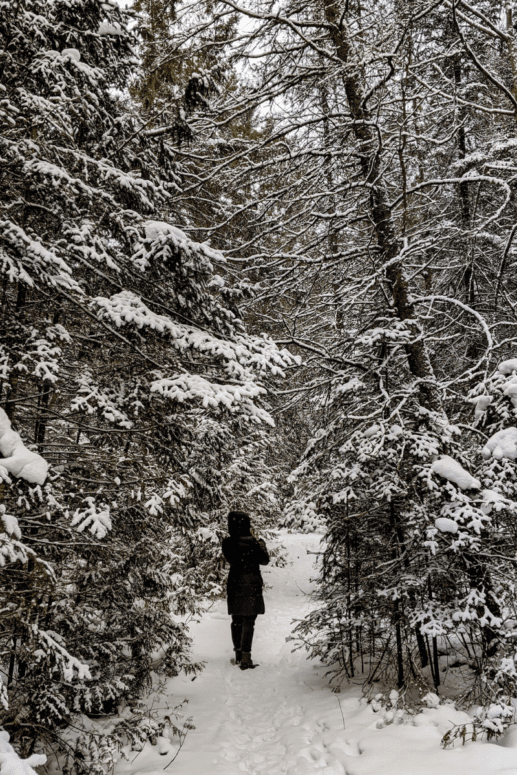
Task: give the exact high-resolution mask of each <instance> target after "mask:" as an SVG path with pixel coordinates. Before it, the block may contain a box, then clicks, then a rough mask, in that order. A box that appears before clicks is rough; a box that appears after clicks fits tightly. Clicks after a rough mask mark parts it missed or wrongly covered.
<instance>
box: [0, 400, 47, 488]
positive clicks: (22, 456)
mask: <svg viewBox="0 0 517 775" xmlns="http://www.w3.org/2000/svg"><path fill="white" fill-rule="evenodd" d="M0 453H1V454H2V455H3V459H1V458H0V467H2V468H5V469H6V471H8V472H9V473H10V474H13V476H17V477H20V478H21V479H25V481H26V482H30V483H31V484H43V483H44V482H45V479H46V478H47V473H48V463H47V461H46V460H44V458H42V457H41V455H38V453H37V452H31V450H30V449H27V447H26V446H25V444H24V443H23V441H22V439H21V436H20V434H19V433H16V432H15V431H13V430H12V428H11V421H10V420H9V418H8V416H7V415H6V413H5V412H4V410H3V409H0Z"/></svg>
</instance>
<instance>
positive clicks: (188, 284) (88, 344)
mask: <svg viewBox="0 0 517 775" xmlns="http://www.w3.org/2000/svg"><path fill="white" fill-rule="evenodd" d="M127 25H128V17H127V15H126V14H125V13H123V12H122V11H121V10H120V9H119V7H118V6H117V4H115V3H112V4H110V3H108V2H100V0H88V1H87V2H69V1H68V0H62V1H61V0H55V1H54V0H43V2H39V1H38V2H37V3H36V2H32V0H28V2H22V3H14V4H13V3H11V2H3V3H1V4H0V39H1V43H0V45H1V46H2V50H3V52H4V54H3V59H2V66H1V72H0V89H1V91H2V94H3V100H2V113H1V117H0V118H1V121H2V132H1V136H0V157H1V162H0V165H1V166H0V175H1V181H2V193H1V195H0V207H1V211H2V212H1V217H0V234H1V258H2V310H1V322H0V326H1V336H0V352H1V355H0V358H1V364H2V372H1V374H2V401H3V405H4V406H5V416H4V415H2V418H3V419H2V431H3V432H5V434H6V436H5V439H12V438H14V437H13V436H12V432H13V431H12V429H15V430H16V431H18V432H19V437H17V438H19V439H20V440H19V441H17V447H16V449H15V448H14V447H12V448H11V447H9V445H8V444H7V442H6V443H5V444H4V445H3V446H2V448H1V451H2V454H3V458H4V466H3V467H1V468H0V471H2V472H3V473H2V475H3V479H4V485H3V489H2V496H1V497H2V504H1V508H2V520H3V524H4V528H5V532H4V533H3V534H2V535H1V538H0V547H1V556H2V562H3V564H2V566H1V567H0V577H1V578H0V586H1V589H2V606H1V608H2V628H1V635H0V641H1V643H2V653H3V655H4V657H3V660H4V661H3V663H2V670H5V674H6V682H5V683H6V686H7V699H8V702H7V700H6V702H5V703H4V707H3V709H2V710H1V711H0V723H2V725H3V727H4V728H5V729H6V730H7V731H8V732H9V733H10V734H11V741H12V742H13V744H14V745H15V746H16V747H17V749H18V750H19V751H20V752H21V753H22V755H24V756H26V755H28V754H31V753H32V751H33V750H34V747H35V746H39V745H41V744H42V743H43V745H44V747H45V746H49V747H52V749H53V750H55V749H56V744H57V746H58V749H59V747H61V749H62V750H64V751H66V752H67V753H68V754H69V755H70V759H69V767H70V768H71V770H70V771H73V772H76V773H79V772H89V773H91V772H103V771H105V768H106V767H109V765H110V761H112V758H113V755H114V754H115V751H116V749H117V748H120V747H121V746H122V745H123V744H124V743H125V742H127V739H128V738H129V741H130V742H135V741H138V740H139V739H141V738H142V737H146V736H147V735H151V736H152V735H153V734H155V731H156V729H154V731H153V729H150V728H149V727H148V726H145V724H144V725H143V726H141V727H140V728H138V722H139V721H143V720H144V719H143V718H142V717H138V714H137V716H136V717H135V719H136V720H135V728H134V729H129V728H128V727H127V724H125V725H122V726H121V727H120V728H117V729H118V732H116V734H113V735H111V736H110V737H109V739H108V738H105V739H104V740H102V739H101V737H102V736H100V735H96V734H94V733H91V734H89V735H88V734H86V733H85V734H84V735H83V736H79V737H78V735H77V734H76V735H75V737H74V735H72V736H71V737H70V736H68V738H67V741H68V742H65V736H64V735H63V733H62V730H63V729H65V728H66V727H67V725H68V724H69V723H70V722H71V720H72V719H74V727H75V728H79V729H80V728H81V724H80V719H81V714H90V715H96V714H99V713H110V712H113V711H114V710H115V709H116V707H117V706H118V705H120V703H121V702H122V703H123V702H132V701H134V700H135V698H138V696H139V695H140V694H141V693H142V691H143V690H144V689H145V688H146V687H148V686H149V684H150V680H151V671H152V670H154V671H157V672H161V673H163V674H165V675H169V676H170V675H176V674H177V673H178V671H180V670H186V671H192V670H194V669H197V667H198V666H197V665H194V664H192V662H191V659H190V657H189V653H188V648H189V638H188V631H187V627H186V625H185V624H184V623H183V622H184V619H183V620H182V619H181V618H180V617H181V616H182V615H184V614H185V613H190V614H192V613H195V612H197V611H198V610H199V605H200V602H201V600H202V599H203V598H204V597H206V596H207V595H210V594H213V593H217V592H218V591H219V590H220V584H221V580H222V578H223V577H224V573H222V571H221V568H220V562H219V546H218V543H217V541H214V540H212V539H211V538H210V535H212V533H211V532H210V528H211V527H213V526H214V525H216V526H217V530H218V531H219V534H220V532H221V524H220V519H221V517H222V515H223V514H224V510H225V509H227V508H228V505H229V503H230V502H231V499H232V493H231V486H233V485H230V486H229V485H228V481H227V478H225V477H226V471H225V469H226V467H227V466H228V465H231V464H232V461H233V459H234V458H235V457H236V456H237V455H238V450H236V446H238V441H236V440H238V439H239V438H240V437H241V436H243V437H244V438H245V439H246V443H248V444H251V445H253V443H254V442H255V441H256V440H257V439H260V433H259V432H258V431H257V430H256V428H257V427H258V426H260V425H261V424H264V423H265V424H269V425H271V424H272V420H271V417H270V415H269V414H268V412H267V411H266V408H265V406H264V405H263V399H262V396H263V395H264V394H265V388H264V386H263V381H264V380H265V378H266V375H267V373H268V372H273V373H280V372H282V370H283V369H284V368H285V366H286V365H287V364H288V363H289V362H290V356H289V355H288V354H287V353H285V352H284V353H281V352H280V351H279V350H278V349H277V347H276V346H275V345H274V344H273V342H272V341H271V340H270V339H268V338H267V337H265V336H250V335H249V334H248V333H247V332H246V330H245V326H244V324H243V322H242V320H241V319H240V318H239V315H238V311H237V309H236V307H235V306H232V308H231V309H230V306H229V304H228V300H227V296H226V294H225V282H224V280H223V279H222V277H221V274H222V273H224V271H225V267H226V261H225V258H224V256H223V255H222V253H220V252H219V251H217V250H215V249H213V248H211V247H210V246H209V245H208V243H206V242H201V243H199V242H195V241H193V240H192V239H190V238H189V237H187V236H186V234H185V233H184V232H183V231H182V230H181V229H179V228H178V227H177V226H176V225H174V221H175V212H174V210H173V208H172V197H173V194H174V193H175V192H177V191H178V190H179V186H180V184H181V180H180V176H179V172H178V166H177V163H176V160H175V157H174V152H173V150H171V148H170V146H169V145H168V144H167V142H165V139H164V137H163V136H162V135H160V134H158V135H155V134H153V130H152V129H149V128H148V126H147V123H146V122H145V121H142V119H141V117H140V116H139V115H138V112H137V111H136V110H135V109H134V107H133V105H132V102H131V99H130V97H129V96H128V93H127V88H126V87H127V84H128V82H129V81H130V80H131V77H132V74H133V72H134V69H135V66H136V65H137V60H136V58H135V53H134V46H135V41H134V39H133V37H132V35H131V33H130V32H129V31H128V26H127ZM9 434H11V435H9ZM230 438H231V439H232V444H231V445H229V443H228V440H229V439H230ZM5 439H4V440H5ZM29 450H32V451H33V453H32V454H36V457H37V458H38V460H40V461H46V463H45V472H46V464H47V463H51V467H50V472H49V474H48V477H46V478H45V476H44V475H41V476H40V475H38V476H37V478H34V476H32V478H31V477H30V476H28V475H27V473H25V474H24V472H23V469H22V468H20V464H21V462H23V460H22V459H21V458H20V455H26V454H29ZM38 456H39V457H38ZM40 465H43V463H41V464H40ZM41 470H42V469H41ZM41 470H40V474H41ZM216 472H218V474H217V475H216ZM207 530H208V531H209V533H210V535H209V534H208V533H207V532H206V531H207ZM200 558H202V562H200ZM152 654H153V656H151V655H152ZM157 654H158V656H156V655H157ZM2 697H3V699H6V695H4V694H2ZM21 718H23V723H20V719H21ZM47 750H48V748H47Z"/></svg>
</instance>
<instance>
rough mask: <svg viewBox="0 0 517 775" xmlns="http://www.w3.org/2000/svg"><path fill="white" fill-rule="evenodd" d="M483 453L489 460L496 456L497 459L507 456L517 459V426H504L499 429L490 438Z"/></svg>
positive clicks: (509, 458) (510, 458)
mask: <svg viewBox="0 0 517 775" xmlns="http://www.w3.org/2000/svg"><path fill="white" fill-rule="evenodd" d="M481 454H482V455H483V457H484V458H485V460H488V459H489V458H490V457H494V458H495V459H496V460H502V459H503V458H507V459H508V460H515V459H516V458H517V428H504V429H503V430H502V431H497V433H494V435H493V436H491V437H490V438H489V440H488V441H487V443H486V444H485V446H484V447H483V449H482V450H481Z"/></svg>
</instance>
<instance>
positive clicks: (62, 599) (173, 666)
mask: <svg viewBox="0 0 517 775" xmlns="http://www.w3.org/2000/svg"><path fill="white" fill-rule="evenodd" d="M516 46H517V11H514V7H513V4H512V3H511V2H510V1H509V0H502V1H501V0H475V1H473V2H466V0H433V1H431V0H404V2H402V1H399V0H386V2H378V1H377V0H375V1H374V0H318V1H317V2H316V0H311V1H310V2H303V3H300V2H294V1H291V0H279V2H274V3H273V2H270V1H269V0H253V1H252V0H249V2H248V1H246V2H244V3H236V2H233V1H232V0H218V2H216V3H212V2H181V1H180V0H178V1H177V2H171V0H136V2H135V3H134V5H133V6H132V7H131V8H130V9H129V10H125V11H124V10H121V9H120V8H119V7H118V5H117V4H115V3H113V2H111V1H110V2H101V1H100V0H38V2H34V1H33V0H17V1H16V2H14V3H13V2H11V1H10V0H0V49H1V51H2V55H1V59H0V126H1V132H0V176H1V183H2V185H1V189H0V259H1V267H2V288H1V293H2V308H1V313H0V314H1V322H0V326H1V336H0V375H1V389H2V393H1V398H0V401H1V407H2V408H1V409H0V452H1V454H2V457H3V462H2V461H1V460H0V474H1V476H2V481H3V483H2V485H1V486H0V511H1V519H2V523H3V530H4V532H2V533H0V588H1V589H2V603H1V607H0V610H1V617H2V628H1V632H0V644H1V655H2V656H1V659H0V700H1V705H2V710H1V711H0V724H1V725H2V726H3V728H4V729H5V730H6V731H7V732H8V733H9V735H10V739H11V743H12V744H13V745H14V746H15V748H16V750H17V751H19V752H20V754H21V755H22V756H23V757H27V756H31V755H35V754H38V753H40V752H45V753H47V754H48V753H50V752H51V751H53V752H56V751H57V755H58V756H62V757H65V758H64V759H63V760H64V761H65V760H66V767H67V768H68V769H67V772H70V773H76V774H77V775H79V773H83V772H89V773H92V772H97V773H104V772H106V771H108V769H109V767H110V764H111V763H112V761H113V756H115V754H116V752H117V751H118V750H120V747H121V746H122V745H125V744H126V743H127V740H130V741H131V742H132V743H134V744H138V742H139V741H141V740H143V739H146V738H147V737H149V736H152V735H153V734H156V733H157V730H158V731H159V729H160V724H163V723H164V722H163V720H161V721H160V719H157V720H155V721H153V723H152V724H150V723H149V719H148V718H144V716H143V715H140V716H139V715H138V713H135V714H134V716H133V717H132V718H133V721H132V725H128V724H127V723H125V722H124V723H122V722H121V724H120V725H119V726H117V727H116V729H115V732H114V733H113V734H110V736H106V735H104V736H102V735H101V734H100V733H98V732H97V731H95V730H93V731H92V728H91V726H88V725H84V724H83V723H82V722H81V719H83V720H84V719H85V718H93V717H95V716H98V715H106V714H108V715H109V714H116V712H117V709H118V708H120V706H121V703H135V707H136V703H137V702H138V699H139V698H141V697H142V696H143V695H144V694H145V691H146V689H147V688H148V687H149V685H150V682H151V680H152V674H153V672H154V673H155V674H156V673H158V674H159V673H162V674H165V675H168V676H171V675H176V674H177V673H178V672H179V671H181V670H184V671H187V672H188V671H196V670H198V669H200V667H201V666H200V665H196V664H195V663H193V661H192V659H191V657H190V655H189V635H188V626H187V617H188V615H189V614H195V613H196V612H198V611H199V610H200V606H201V604H202V601H203V600H205V599H206V598H207V597H209V596H211V595H217V594H219V593H220V591H221V584H222V582H223V580H224V577H225V573H226V571H225V569H224V567H223V566H222V563H221V558H220V551H219V547H220V540H221V537H222V535H223V534H224V532H225V515H226V513H227V511H228V509H229V508H235V507H237V508H244V509H247V510H249V511H250V513H251V514H252V516H253V518H254V521H255V524H256V525H257V529H259V530H261V531H267V530H269V529H271V528H274V527H278V526H279V525H283V526H286V527H289V528H290V529H293V530H313V529H319V530H321V531H322V533H323V535H324V540H323V545H322V546H323V549H322V557H321V562H320V576H319V580H318V592H317V600H316V602H315V606H314V608H313V611H312V612H311V614H310V615H309V616H308V617H307V618H306V619H305V620H303V621H302V622H298V623H297V626H296V628H295V631H294V635H293V637H294V638H295V639H296V641H297V643H298V645H299V646H300V647H306V648H307V649H308V650H309V653H310V654H311V655H313V656H317V657H320V658H322V659H323V660H324V661H325V662H326V663H327V664H328V665H329V666H330V667H331V672H332V675H333V680H334V681H335V682H336V683H340V682H341V681H343V680H346V678H347V677H353V676H355V675H357V674H358V673H359V674H361V675H362V676H363V677H364V682H365V691H366V693H368V692H370V690H371V688H372V687H373V684H374V681H375V682H376V686H377V687H378V685H379V684H378V682H379V681H380V682H381V683H382V685H383V687H384V688H386V689H387V690H389V689H390V688H392V687H394V686H396V687H397V688H398V689H399V690H402V691H404V692H406V693H407V697H408V701H411V702H412V703H418V701H419V697H422V696H423V695H424V694H425V693H426V692H428V691H429V690H433V691H438V692H439V691H445V692H447V691H448V689H447V687H441V677H440V670H439V656H440V653H441V651H440V649H442V650H443V649H444V648H447V649H448V652H447V653H449V654H451V655H452V656H453V658H454V659H455V660H456V661H457V664H458V665H459V666H465V668H466V674H467V676H468V686H467V688H466V690H465V691H463V692H462V693H458V692H457V693H456V695H455V698H456V700H457V702H458V703H463V704H464V705H466V706H470V705H472V704H476V705H477V706H478V711H477V716H476V723H477V724H478V726H479V728H480V729H481V730H484V731H485V732H488V733H489V734H498V733H500V732H501V731H502V730H503V729H504V727H505V725H507V724H508V723H509V721H510V720H511V718H512V715H513V711H512V710H511V704H512V698H513V697H514V696H515V694H516V689H517V687H516V686H515V683H516V679H517V668H516V665H515V658H516V649H517V644H516V638H517V610H516V609H515V592H516V582H517V575H516V570H515V563H516V556H517V543H516V542H517V531H516V530H515V518H516V514H517V480H516V471H515V459H516V458H517V427H515V426H517V421H516V417H515V414H516V411H517V398H516V396H517V376H516V375H517V334H516V323H517V307H516V304H517V297H516V290H517V271H516V267H517V259H516V256H517V241H516V240H515V234H516V232H517V217H516V216H517V213H516V184H517V177H516V172H517V131H516V130H517V123H516V122H517V59H516V57H517V50H516ZM277 562H281V557H280V556H279V557H277ZM157 654H158V655H159V656H158V657H157V656H156V655H157ZM376 691H377V689H376ZM78 730H79V731H78ZM34 763H35V764H36V763H37V762H36V760H34Z"/></svg>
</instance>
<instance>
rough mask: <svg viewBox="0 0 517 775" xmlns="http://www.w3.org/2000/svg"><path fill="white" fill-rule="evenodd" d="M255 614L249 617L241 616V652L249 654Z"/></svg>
mask: <svg viewBox="0 0 517 775" xmlns="http://www.w3.org/2000/svg"><path fill="white" fill-rule="evenodd" d="M256 618H257V615H256V614H253V615H251V616H243V617H242V619H243V622H242V640H241V648H242V651H243V652H247V653H248V654H249V653H251V644H252V643H253V632H254V630H255V619H256Z"/></svg>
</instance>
